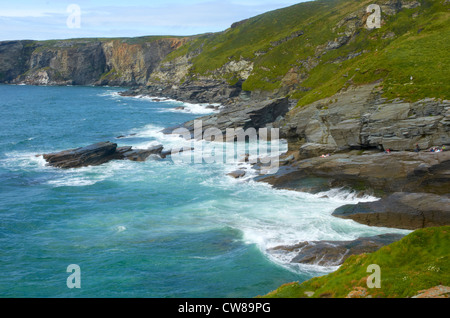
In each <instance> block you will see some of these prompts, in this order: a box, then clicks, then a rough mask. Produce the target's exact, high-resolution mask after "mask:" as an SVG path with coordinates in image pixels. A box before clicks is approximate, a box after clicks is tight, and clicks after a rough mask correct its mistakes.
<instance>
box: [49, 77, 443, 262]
mask: <svg viewBox="0 0 450 318" xmlns="http://www.w3.org/2000/svg"><path fill="white" fill-rule="evenodd" d="M211 85H212V84H211ZM211 85H207V84H205V85H203V86H199V87H197V90H193V91H189V90H188V89H186V90H184V89H181V90H180V89H179V88H173V87H171V88H166V89H164V88H161V87H143V88H137V89H131V90H128V91H126V92H123V93H121V95H122V96H137V95H143V96H149V97H164V98H171V99H184V100H186V101H189V102H196V103H216V102H221V103H223V105H224V107H222V108H221V109H220V111H219V112H217V113H214V114H212V115H207V116H203V117H200V118H198V119H197V120H201V121H202V129H203V130H202V131H201V136H196V135H195V134H194V121H190V122H186V123H183V124H181V125H179V126H177V127H168V128H166V129H165V130H163V132H164V133H166V134H171V133H172V131H174V129H176V128H186V129H187V130H188V131H189V132H190V133H191V138H195V139H199V138H205V134H204V133H205V132H207V131H208V129H210V128H217V129H218V130H219V131H221V132H222V133H223V134H224V133H225V132H226V130H227V129H228V128H234V129H239V128H242V129H244V130H245V129H248V128H255V129H258V128H280V132H281V138H285V139H287V140H288V142H289V150H288V152H287V153H286V154H284V156H282V157H281V158H280V160H279V164H280V168H279V169H278V171H277V172H276V173H275V174H273V175H264V174H260V175H258V176H257V177H255V178H254V180H255V181H259V182H265V183H268V184H270V185H272V186H273V187H275V188H280V189H289V190H294V191H303V192H309V193H318V192H322V191H327V190H330V189H334V188H346V189H350V190H353V191H357V192H358V193H360V194H361V195H364V194H371V195H375V196H377V197H379V198H380V200H379V201H376V202H370V203H358V204H356V205H346V206H342V207H340V208H338V209H337V210H336V211H334V213H333V215H334V216H336V217H340V218H346V219H352V220H354V221H356V222H359V223H362V224H366V225H369V226H381V227H387V228H396V229H406V230H415V229H420V228H424V227H432V226H443V225H448V224H450V204H449V203H450V194H449V193H448V189H450V152H448V151H442V152H429V151H425V150H422V151H417V150H416V151H412V149H411V148H413V145H414V144H416V145H417V144H418V143H420V145H422V147H423V146H427V147H428V146H429V145H430V144H433V143H434V142H435V141H447V140H448V138H449V136H448V131H449V130H450V129H449V118H448V117H449V110H448V109H449V105H450V104H449V103H448V102H436V101H434V100H431V99H430V100H429V101H422V102H420V103H415V104H409V103H403V104H402V103H399V102H396V103H390V104H388V103H387V101H385V100H382V99H380V97H379V96H378V95H377V94H378V93H377V92H375V91H376V89H375V88H376V85H372V86H363V87H359V88H355V89H351V90H348V91H346V92H343V93H342V94H341V95H339V96H338V97H339V98H337V101H336V102H334V103H333V104H335V105H332V104H329V105H330V106H329V107H327V109H326V110H324V109H322V108H320V107H318V105H315V104H313V105H310V106H307V107H305V108H303V109H300V110H297V109H295V107H294V105H295V101H292V100H289V99H288V98H274V99H270V98H267V99H263V100H261V99H259V98H254V99H253V98H249V96H246V95H245V94H244V93H243V92H242V90H240V88H239V87H229V88H228V90H223V86H221V85H213V86H211ZM186 87H190V88H192V87H191V86H189V85H187V86H186ZM374 90H375V91H374ZM349 92H351V94H352V96H353V97H352V99H351V100H349V99H348V98H349V96H350V95H349ZM374 94H375V95H374ZM355 96H356V98H357V100H355ZM319 105H321V104H320V103H319ZM349 105H351V109H350V108H349V107H350V106H349ZM380 105H381V106H380ZM394 106H395V109H394ZM399 107H400V108H401V109H404V110H405V112H406V113H405V116H406V118H403V117H402V118H398V116H399V115H398V110H399ZM407 109H409V110H410V111H411V109H412V110H413V111H414V115H413V116H411V115H408V112H407V111H406V110H407ZM419 110H420V111H419ZM356 113H358V114H361V113H364V116H362V117H361V118H358V119H353V120H351V125H350V126H351V127H350V126H349V127H347V126H348V124H349V123H350V122H349V121H348V120H347V119H346V118H348V117H349V116H355V114H356ZM300 114H301V116H300ZM317 116H318V117H317ZM402 116H403V115H402ZM423 121H426V122H427V123H428V124H423ZM324 123H326V125H328V126H327V127H323V126H322V125H324ZM382 123H384V124H385V125H387V126H390V127H391V128H390V129H392V130H396V129H400V128H399V127H400V126H402V125H406V124H408V125H411V127H413V128H411V127H410V128H408V129H409V130H408V131H412V130H414V129H415V133H414V134H413V133H402V134H401V136H402V138H403V139H401V138H400V137H395V136H394V137H386V136H387V135H384V137H381V138H378V139H372V137H370V136H369V137H368V138H366V139H364V138H363V137H362V136H366V137H367V135H366V132H367V128H364V127H365V126H367V125H369V126H370V125H375V126H376V127H378V126H380V125H381V124H382ZM344 124H345V125H344ZM311 125H312V126H311ZM337 126H338V127H337ZM375 126H374V127H375ZM314 127H315V128H314ZM336 127H337V128H336ZM339 127H340V128H339ZM355 127H356V128H355ZM402 127H403V126H402ZM414 127H415V128H414ZM419 128H420V129H422V130H420V129H419ZM370 129H372V128H370ZM370 129H369V130H370ZM418 129H419V130H418ZM378 130H380V128H378ZM399 131H402V130H401V129H400V130H399ZM197 134H198V132H197ZM372 135H374V133H372ZM339 138H340V139H339ZM393 139H396V140H397V142H396V143H392V140H393ZM374 140H375V141H374ZM215 141H217V140H215ZM367 141H369V142H368V143H366V142H367ZM386 145H389V146H391V147H392V148H393V149H392V151H388V152H386V151H384V147H385V146H386ZM395 145H400V146H395ZM419 147H420V146H419ZM170 152H171V151H170V150H167V149H164V146H163V145H158V146H155V147H152V148H151V149H146V150H141V149H132V148H131V147H120V148H117V144H112V143H109V142H105V143H98V144H95V145H91V146H88V147H84V148H78V149H72V150H67V151H63V152H60V153H57V154H46V155H44V159H45V160H46V161H47V162H48V163H49V165H52V166H55V167H60V168H76V167H81V166H86V165H96V164H102V163H104V162H107V161H109V160H126V159H128V160H134V161H145V160H146V159H147V158H148V157H150V156H151V155H156V156H158V157H159V158H163V159H164V158H166V157H167V156H169V155H170ZM325 153H327V155H326V156H324V155H323V154H325ZM321 154H322V155H321ZM260 168H261V164H260V163H256V164H253V165H252V169H255V171H257V172H258V170H259V169H260ZM246 174H247V171H245V170H237V171H235V172H232V173H230V174H229V176H230V177H233V178H236V179H239V178H242V177H244V176H246ZM387 237H389V238H390V239H380V238H377V237H374V238H359V239H357V240H354V241H351V242H299V244H298V245H296V246H294V247H293V246H284V247H278V248H277V249H275V250H274V251H273V252H280V251H289V250H290V251H292V250H293V249H296V250H298V255H297V256H296V257H295V258H294V259H293V262H301V263H314V264H322V265H323V264H328V265H330V264H339V263H340V262H341V261H343V260H344V259H345V258H346V257H347V256H348V255H352V254H353V253H356V252H355V251H359V252H370V251H374V249H375V250H376V249H379V248H380V247H381V246H384V245H387V244H390V243H392V242H393V241H397V240H400V239H401V237H402V236H401V235H394V234H389V235H388V236H387ZM350 247H351V248H350ZM312 254H314V255H315V256H311V255H312ZM305 260H307V261H305Z"/></svg>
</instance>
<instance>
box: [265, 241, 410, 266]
mask: <svg viewBox="0 0 450 318" xmlns="http://www.w3.org/2000/svg"><path fill="white" fill-rule="evenodd" d="M402 238H403V235H401V234H383V235H377V236H373V237H363V238H358V239H356V240H354V241H313V242H300V243H298V244H296V245H294V246H278V247H275V248H272V249H271V250H270V251H271V252H272V253H280V252H281V253H282V252H296V253H298V254H297V256H295V257H294V258H293V259H292V260H291V263H300V264H311V265H313V264H314V265H320V266H338V265H341V264H342V263H344V261H345V260H346V259H347V258H348V257H350V256H352V255H359V254H362V253H372V252H375V251H377V250H379V249H380V248H381V247H383V246H386V245H389V244H392V243H394V242H396V241H399V240H400V239H402Z"/></svg>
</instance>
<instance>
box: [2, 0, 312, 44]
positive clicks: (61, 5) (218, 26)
mask: <svg viewBox="0 0 450 318" xmlns="http://www.w3.org/2000/svg"><path fill="white" fill-rule="evenodd" d="M304 1H305V0H147V1H144V0H121V1H117V0H113V1H106V0H16V1H11V0H0V41H5V40H25V39H27V40H50V39H68V38H80V37H136V36H145V35H182V36H183V35H195V34H202V33H207V32H219V31H223V30H225V29H227V28H229V27H230V26H231V24H232V23H234V22H237V21H241V20H243V19H246V18H250V17H253V16H256V15H258V14H261V13H264V12H267V11H271V10H275V9H279V8H283V7H287V6H290V5H294V4H296V3H299V2H304Z"/></svg>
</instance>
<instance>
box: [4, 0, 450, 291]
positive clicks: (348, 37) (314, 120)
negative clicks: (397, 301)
mask: <svg viewBox="0 0 450 318" xmlns="http://www.w3.org/2000/svg"><path fill="white" fill-rule="evenodd" d="M373 3H375V4H378V5H379V6H380V9H381V25H380V27H379V28H369V27H368V26H367V21H368V19H369V16H370V15H371V12H368V11H367V7H368V6H369V4H373ZM449 18H450V1H448V0H437V1H430V0H420V1H419V0H380V1H349V0H326V1H325V0H318V1H311V2H306V3H301V4H298V5H294V6H291V7H288V8H284V9H280V10H275V11H272V12H268V13H265V14H262V15H259V16H257V17H254V18H251V19H247V20H244V21H241V22H238V23H235V24H233V25H232V26H231V27H230V28H229V29H227V30H225V31H223V32H219V33H210V34H203V35H196V36H191V37H143V38H131V39H130V38H128V39H74V40H61V41H58V40H54V41H8V42H0V83H6V84H29V85H110V86H123V87H132V88H131V89H129V90H128V91H126V92H123V93H122V95H124V96H136V95H147V96H152V97H156V96H160V97H169V98H172V99H177V100H183V101H188V102H195V103H220V104H222V105H223V106H224V107H223V108H222V109H221V111H220V113H218V114H213V115H208V116H205V117H202V118H199V119H200V120H203V121H204V123H205V125H204V128H205V129H207V128H208V127H218V128H219V129H220V130H222V131H224V130H226V129H227V128H238V127H243V128H247V127H248V125H249V123H251V124H252V125H253V126H258V128H262V127H275V128H279V129H280V136H281V137H282V138H284V139H286V140H287V141H288V144H289V150H288V153H287V154H286V156H285V158H282V167H281V169H280V171H279V172H278V173H277V174H275V175H272V176H264V177H260V178H258V180H260V181H264V182H268V183H270V184H272V185H273V186H275V187H278V188H284V189H291V190H298V191H308V192H316V193H317V192H319V191H323V190H327V189H330V188H336V187H343V188H349V189H352V190H356V191H359V192H361V193H370V194H375V195H377V196H378V197H380V201H377V202H371V203H361V204H358V205H353V206H345V207H342V208H340V209H338V210H336V211H335V213H334V215H335V216H336V217H342V218H349V219H353V220H354V221H357V222H361V223H364V224H367V225H371V226H383V227H395V228H404V229H409V230H416V229H422V228H425V227H433V226H445V225H448V224H449V217H448V216H449V214H450V211H449V208H448V206H449V205H448V200H449V193H448V189H449V187H450V173H449V169H450V158H449V152H441V153H431V152H429V151H428V150H429V149H430V148H431V147H435V146H439V147H443V146H447V148H448V147H449V146H450V101H449V92H450V77H449V76H450V73H449V72H448V70H449V69H450V60H449V58H448V52H449V51H450V25H449V24H448V21H449ZM246 125H247V126H246ZM182 126H183V127H186V128H188V129H189V130H192V129H191V128H192V122H188V123H184V124H183V125H182ZM166 132H167V133H169V132H170V131H166ZM385 150H389V151H387V152H386V153H385V152H384V151H385ZM391 152H392V153H391ZM325 154H326V155H327V156H326V157H322V156H321V155H325ZM312 179H314V180H318V182H316V183H315V184H317V187H315V188H311V184H308V182H306V181H308V180H309V181H310V180H312ZM305 180H306V181H305ZM304 181H305V182H304ZM430 200H431V201H432V202H433V204H426V202H429V201H430ZM424 202H425V203H424ZM420 233H425V234H427V235H429V236H430V244H434V245H433V246H437V245H436V244H437V243H436V240H435V237H438V238H442V237H444V238H445V239H446V240H448V228H447V227H445V228H442V229H441V230H440V231H437V230H436V231H434V230H433V231H432V230H430V231H426V230H424V231H423V232H419V234H417V235H413V238H417V237H418V236H420V235H421V234H420ZM441 234H442V235H441ZM396 239H398V238H396ZM405 242H408V240H405V241H403V243H405ZM299 244H300V243H299ZM302 244H303V243H302ZM302 244H300V245H301V246H303V245H302ZM305 244H306V243H305ZM314 244H315V243H314ZM349 244H353V243H349ZM394 244H395V243H394ZM300 245H299V246H300ZM395 246H397V247H399V246H400V245H394V247H395ZM376 247H377V248H378V247H379V246H378V245H376ZM438 247H439V248H437V250H436V255H437V256H439V257H441V256H442V255H444V256H445V253H447V255H448V249H447V250H445V248H446V247H445V246H443V245H442V246H441V245H439V246H438ZM286 248H289V247H280V249H286ZM426 248H428V247H424V246H420V250H421V251H422V250H424V249H426ZM386 251H387V252H389V249H384V250H383V253H385V252H386ZM415 251H416V250H415V249H414V250H411V255H413V254H414V252H415ZM339 255H340V254H339ZM377 255H378V256H380V255H381V256H380V259H383V258H384V257H385V256H384V254H382V253H381V254H376V255H375V256H377ZM375 256H374V257H375ZM431 256H432V257H434V254H433V255H431ZM366 257H368V256H361V257H360V258H358V257H353V258H350V259H349V262H352V261H353V262H359V263H360V261H359V260H364V259H365V258H366ZM301 258H305V256H304V255H299V256H298V259H301ZM445 261H446V262H447V263H445V264H444V265H445V266H447V265H448V259H446V260H445ZM347 264H350V263H347ZM368 264H370V263H368ZM446 264H447V265H446ZM346 267H348V266H347V265H346V266H344V267H343V269H345V268H346ZM414 270H415V269H414ZM394 274H395V273H394ZM394 274H393V275H394ZM411 275H413V274H412V272H411ZM355 279H356V278H355ZM358 279H361V277H359V278H358ZM408 279H410V278H408ZM316 282H317V283H316ZM313 283H314V284H316V285H314V286H313V287H314V288H315V289H317V290H319V287H320V286H325V285H323V284H322V282H321V284H322V285H320V286H319V282H318V281H314V282H313ZM425 285H426V284H422V285H420V286H421V288H422V287H423V288H428V287H430V286H425ZM288 287H289V288H290V287H292V286H291V285H290V286H288ZM294 287H295V288H296V289H297V288H298V286H297V285H295V286H294ZM313 287H310V286H308V288H313ZM302 288H303V287H302ZM320 288H321V287H320ZM330 288H331V287H330ZM322 289H323V291H322ZM322 289H321V290H320V293H317V294H314V293H313V294H314V295H315V296H317V297H321V296H326V295H327V294H329V290H328V289H327V288H325V287H323V288H322ZM286 290H287V289H286V288H284V289H283V291H282V293H280V294H281V295H283V293H284V292H285V291H286ZM308 291H309V290H303V289H300V290H299V292H298V293H295V295H296V296H299V295H300V296H301V297H303V296H304V293H305V292H308ZM391 292H392V293H394V294H395V295H399V296H408V297H409V296H412V295H413V292H417V290H414V291H410V290H408V289H407V288H405V292H397V291H395V292H394V291H388V292H386V293H387V294H385V295H384V296H390V295H392V294H389V293H391ZM345 293H348V291H347V290H345V291H342V293H341V294H339V293H338V292H334V293H333V295H335V296H345V295H347V294H345ZM374 296H376V295H374ZM382 296H383V295H382Z"/></svg>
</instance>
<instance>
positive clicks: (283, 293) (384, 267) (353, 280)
mask: <svg viewBox="0 0 450 318" xmlns="http://www.w3.org/2000/svg"><path fill="white" fill-rule="evenodd" d="M371 264H377V265H379V266H380V268H381V288H379V289H377V288H374V289H370V288H367V277H368V276H369V275H370V274H371V273H367V268H368V266H369V265H371ZM438 285H445V286H450V226H444V227H438V228H426V229H421V230H417V231H415V232H413V233H411V234H409V235H408V236H406V237H404V238H403V239H402V240H400V241H398V242H396V243H393V244H391V245H389V246H385V247H383V248H381V249H380V250H378V251H377V252H374V253H372V254H362V255H356V256H351V257H350V258H348V259H347V260H346V261H345V262H344V264H343V265H342V266H341V267H340V268H339V269H338V270H337V271H336V272H333V273H331V274H329V275H326V276H322V277H316V278H313V279H311V280H309V281H306V282H304V283H302V284H299V283H297V282H294V283H289V284H286V285H283V286H281V287H280V288H278V289H277V290H275V291H273V292H270V293H269V294H267V295H265V296H264V297H266V298H307V297H308V296H307V295H306V294H305V292H313V293H314V295H313V296H312V297H313V298H320V297H335V298H344V297H346V296H347V295H348V294H349V293H350V292H351V291H352V290H354V289H355V287H362V288H366V289H367V295H370V296H371V297H373V298H407V297H412V296H415V295H417V294H418V293H419V291H421V290H425V289H429V288H432V287H435V286H438Z"/></svg>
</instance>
